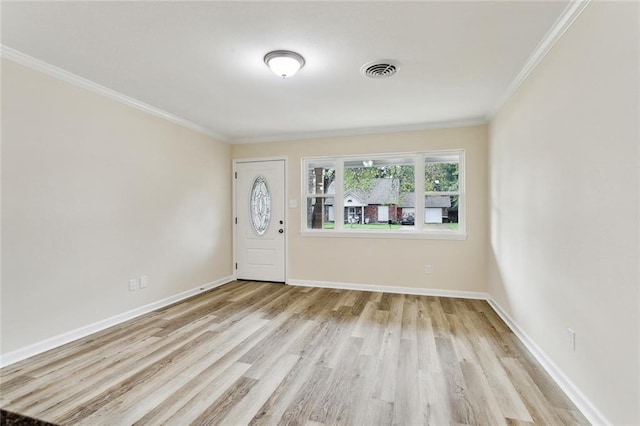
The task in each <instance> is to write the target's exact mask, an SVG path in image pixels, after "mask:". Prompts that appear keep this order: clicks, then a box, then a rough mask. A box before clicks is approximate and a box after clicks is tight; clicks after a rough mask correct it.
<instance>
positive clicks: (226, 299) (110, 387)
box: [0, 281, 588, 425]
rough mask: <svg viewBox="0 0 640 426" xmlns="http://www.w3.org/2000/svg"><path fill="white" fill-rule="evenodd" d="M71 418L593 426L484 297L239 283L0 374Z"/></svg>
mask: <svg viewBox="0 0 640 426" xmlns="http://www.w3.org/2000/svg"><path fill="white" fill-rule="evenodd" d="M0 380H1V384H0V392H1V393H0V406H1V407H2V408H3V409H6V410H9V411H12V412H16V413H20V414H24V415H28V416H32V417H35V418H38V419H42V420H46V421H49V422H52V423H56V424H69V425H71V424H73V425H129V424H138V425H159V424H172V425H173V424H175V425H186V424H197V425H205V424H222V425H245V424H252V425H276V424H290V425H322V424H324V425H338V424H339V425H378V424H380V425H387V424H388V425H391V424H397V425H420V424H430V425H448V424H457V425H504V424H508V425H516V424H517V425H524V424H532V423H535V424H544V425H561V424H588V422H587V421H586V419H585V418H584V417H583V416H582V415H581V414H580V412H579V411H578V410H577V409H576V408H575V406H574V405H573V404H572V403H571V402H570V401H569V399H568V398H567V397H566V396H565V395H564V394H563V393H562V391H561V390H560V389H559V388H558V386H557V385H556V384H555V383H554V382H553V381H552V380H551V378H550V377H549V376H548V375H547V374H546V373H545V371H544V370H543V369H542V368H541V367H540V366H539V364H538V363H537V362H536V361H535V359H534V358H533V357H532V356H531V355H530V354H529V353H528V352H527V350H526V349H525V348H524V347H523V346H522V344H521V343H520V342H519V341H518V339H517V338H516V337H515V336H514V335H513V333H511V332H510V330H509V329H508V328H507V326H506V325H505V324H504V323H503V322H502V321H501V320H500V318H499V317H498V316H497V315H496V314H495V313H494V312H493V310H492V309H491V307H490V306H489V305H488V304H487V303H486V302H484V301H477V300H465V299H450V298H440V297H426V296H408V295H399V294H389V293H368V292H360V291H346V290H330V289H319V288H313V289H312V288H304V287H293V286H287V285H282V284H271V283H258V282H247V281H244V282H243V281H236V282H233V283H229V284H226V285H224V286H222V287H220V288H217V289H214V290H211V291H208V292H206V293H203V294H200V295H198V296H196V297H193V298H191V299H189V300H186V301H184V302H181V303H178V304H175V305H172V306H169V307H167V308H164V309H161V310H158V311H155V312H152V313H150V314H147V315H145V316H142V317H139V318H136V319H134V320H132V321H129V322H127V323H125V324H122V325H120V326H117V327H113V328H110V329H108V330H105V331H102V332H100V333H97V334H95V335H92V336H89V337H87V338H84V339H81V340H79V341H76V342H73V343H71V344H68V345H65V346H62V347H60V348H57V349H54V350H52V351H49V352H47V353H44V354H41V355H38V356H35V357H33V358H30V359H28V360H25V361H23V362H20V363H18V364H14V365H11V366H9V367H7V368H4V369H2V370H0Z"/></svg>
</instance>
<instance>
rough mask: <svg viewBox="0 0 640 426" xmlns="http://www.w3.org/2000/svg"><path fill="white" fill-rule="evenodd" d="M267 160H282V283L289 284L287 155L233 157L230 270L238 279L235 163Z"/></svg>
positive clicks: (234, 277)
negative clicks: (231, 256)
mask: <svg viewBox="0 0 640 426" xmlns="http://www.w3.org/2000/svg"><path fill="white" fill-rule="evenodd" d="M267 161H283V162H284V206H283V207H284V283H285V284H289V281H288V277H289V229H290V228H289V197H288V196H289V167H288V163H289V158H288V157H251V158H234V159H233V166H232V170H231V181H232V183H233V185H232V189H231V192H232V202H231V204H232V210H231V213H232V214H231V226H232V227H233V259H232V260H231V261H232V263H231V270H232V271H233V274H232V275H233V279H234V280H236V279H238V276H237V269H236V262H238V253H237V247H238V229H237V226H236V223H235V220H236V217H238V211H237V210H238V206H237V200H236V194H237V180H236V172H237V167H236V166H237V164H238V163H260V162H267Z"/></svg>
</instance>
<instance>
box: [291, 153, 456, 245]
mask: <svg viewBox="0 0 640 426" xmlns="http://www.w3.org/2000/svg"><path fill="white" fill-rule="evenodd" d="M437 155H442V156H445V155H457V156H458V158H459V174H458V179H459V184H458V186H459V188H458V191H452V192H427V191H425V190H424V164H425V157H428V156H437ZM407 156H411V157H413V158H414V160H415V163H414V167H415V169H414V175H415V179H416V181H415V187H416V191H415V194H416V201H415V211H416V214H415V222H414V223H415V225H414V226H413V227H411V228H408V227H407V228H403V229H398V230H393V231H391V230H389V231H381V230H376V229H345V228H344V223H343V222H344V221H343V220H338V219H339V218H342V214H341V213H340V212H342V211H343V209H344V205H343V203H344V163H345V162H346V161H354V160H356V161H358V160H362V159H363V158H366V159H372V160H375V159H388V158H389V157H407ZM317 161H334V165H335V171H336V184H335V188H336V189H335V194H331V195H329V194H317V197H315V198H328V197H333V198H334V205H333V207H334V215H335V222H334V224H335V225H334V229H307V207H306V206H307V199H308V198H314V196H313V194H308V193H307V174H308V164H309V163H312V162H317ZM300 170H301V173H300V174H301V188H302V198H301V203H300V206H301V209H300V225H301V230H300V235H301V236H303V237H320V238H382V239H385V238H394V239H395V238H399V239H434V240H466V239H467V230H466V226H467V217H466V195H465V174H466V167H465V151H464V150H463V149H455V150H438V151H424V152H393V153H385V154H360V155H341V156H324V157H304V158H302V159H301V165H300ZM425 195H457V196H458V197H459V198H458V231H457V232H453V231H438V230H433V229H427V227H426V225H425V223H424V217H423V216H424V213H422V214H421V215H419V214H418V213H417V212H424V210H425V207H424V206H425V202H424V200H425ZM418 219H419V220H418Z"/></svg>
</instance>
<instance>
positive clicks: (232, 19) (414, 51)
mask: <svg viewBox="0 0 640 426" xmlns="http://www.w3.org/2000/svg"><path fill="white" fill-rule="evenodd" d="M567 4H568V2H567V1H535V2H520V1H491V2H482V1H473V2H452V1H440V2H398V1H389V2H364V1H359V2H328V1H318V2H267V1H259V2H246V1H232V2H215V1H211V2H156V1H142V2H115V1H114V2H80V1H78V2H24V1H17V2H11V1H3V2H2V30H1V31H2V32H1V36H2V45H3V46H4V47H5V48H6V47H8V48H10V49H13V50H15V51H18V52H21V53H22V54H25V55H29V56H31V57H33V58H36V59H38V60H41V61H44V62H45V63H47V64H50V65H53V66H55V67H59V68H61V69H63V70H65V71H67V72H70V73H73V74H75V75H77V76H80V77H83V78H85V79H88V80H90V81H92V82H95V83H97V84H99V85H101V86H104V87H106V88H108V89H111V90H113V91H116V92H119V93H121V94H124V95H126V96H128V97H131V98H133V99H135V100H137V101H139V102H141V103H144V104H147V105H149V106H150V107H153V108H155V109H157V110H161V111H163V112H166V113H169V114H170V115H172V116H175V117H179V118H180V119H181V120H183V121H184V122H188V123H189V124H193V126H194V127H197V128H200V129H206V132H208V133H210V134H213V135H216V136H218V137H219V138H220V139H223V140H225V141H228V142H232V143H240V142H256V141H267V140H279V139H292V138H308V137H313V136H324V135H337V134H353V133H367V132H374V131H375V132H383V131H397V130H404V129H407V130H408V129H417V128H428V127H436V126H444V125H454V124H455V123H473V122H483V121H485V120H486V119H487V117H488V116H490V115H491V113H492V112H493V111H494V110H495V108H496V107H497V106H498V105H499V103H500V101H501V99H503V98H504V96H505V94H506V93H507V92H508V90H509V87H510V86H511V85H512V83H513V82H514V80H515V79H516V78H517V76H518V74H519V73H520V71H521V70H522V69H523V67H524V66H525V65H526V63H527V61H528V59H529V58H530V57H531V55H532V53H533V52H534V51H535V50H536V47H537V46H538V45H539V43H540V42H541V40H543V39H544V37H545V34H547V32H548V31H549V30H550V29H551V28H552V26H553V25H554V22H556V20H557V19H558V18H559V17H560V16H561V15H562V13H563V11H564V10H565V8H566V7H567ZM276 49H288V50H294V51H296V52H298V53H300V54H301V55H303V56H304V58H305V60H306V65H305V66H304V68H303V69H302V70H300V71H299V72H298V74H296V75H295V76H293V77H290V78H287V79H282V78H279V77H277V76H276V75H275V74H273V73H272V72H271V71H270V70H269V69H268V68H267V67H266V66H265V64H264V63H263V57H264V55H265V54H266V53H267V52H269V51H271V50H276ZM380 59H392V60H394V61H396V62H397V63H398V64H399V70H398V72H397V74H396V75H394V76H393V77H391V78H388V79H377V80H376V79H370V78H367V77H364V76H363V75H362V74H361V72H360V68H361V67H362V65H364V64H365V63H369V62H371V61H376V60H380Z"/></svg>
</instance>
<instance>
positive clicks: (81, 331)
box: [0, 276, 611, 425]
mask: <svg viewBox="0 0 640 426" xmlns="http://www.w3.org/2000/svg"><path fill="white" fill-rule="evenodd" d="M234 280H235V276H228V277H224V278H221V279H219V280H216V281H213V282H210V283H207V284H205V285H201V286H198V287H196V288H193V289H191V290H187V291H184V292H182V293H179V294H176V295H174V296H171V297H167V298H166V299H162V300H159V301H157V302H153V303H149V304H147V305H144V306H141V307H139V308H136V309H133V310H131V311H128V312H124V313H122V314H119V315H115V316H113V317H111V318H107V319H104V320H102V321H98V322H95V323H93V324H89V325H87V326H84V327H81V328H78V329H76V330H72V331H69V332H67V333H63V334H60V335H58V336H55V337H52V338H50V339H46V340H43V341H42V342H38V343H34V344H32V345H29V346H26V347H24V348H21V349H18V350H16V351H13V352H9V353H7V354H5V355H1V356H0V368H1V367H6V366H8V365H11V364H14V363H16V362H18V361H22V360H23V359H26V358H29V357H32V356H35V355H38V354H40V353H43V352H46V351H48V350H50V349H53V348H56V347H58V346H62V345H64V344H66V343H70V342H73V341H74V340H78V339H81V338H83V337H86V336H88V335H90V334H93V333H97V332H98V331H102V330H104V329H106V328H109V327H112V326H114V325H118V324H120V323H123V322H125V321H128V320H130V319H133V318H136V317H138V316H140V315H144V314H147V313H149V312H152V311H154V310H156V309H160V308H163V307H165V306H168V305H171V304H173V303H176V302H179V301H181V300H184V299H187V298H189V297H192V296H195V295H196V294H198V293H200V292H202V291H206V290H210V289H213V288H216V287H220V286H222V285H224V284H227V283H229V282H231V281H234ZM287 284H288V285H293V286H302V287H321V288H333V289H338V290H358V291H370V292H384V293H396V294H411V295H416V296H438V297H454V298H462V299H476V300H486V301H487V302H488V303H489V305H490V306H491V308H492V309H493V310H494V311H495V312H496V313H497V314H498V315H499V316H500V318H502V320H503V321H504V322H505V324H506V325H507V326H508V327H509V328H510V329H511V331H513V333H514V334H515V335H516V337H518V339H520V341H521V342H522V343H523V344H524V345H525V346H526V348H527V349H528V350H529V351H530V352H531V353H532V354H533V356H534V357H535V358H536V360H537V361H538V362H539V363H540V364H541V365H542V367H543V368H544V369H545V370H546V371H547V373H549V375H550V376H551V378H552V379H553V380H554V381H555V382H556V383H557V384H558V386H560V388H562V390H563V391H564V392H565V393H566V394H567V396H568V397H569V399H571V401H573V403H574V404H575V405H576V407H578V409H579V410H580V411H581V412H582V414H584V416H585V417H586V418H587V419H588V420H589V421H590V422H591V423H592V424H594V425H600V424H602V425H609V424H611V422H610V421H608V420H607V418H606V417H605V416H604V415H603V414H602V412H601V411H600V410H598V408H597V407H595V406H594V405H593V404H592V403H591V401H589V399H588V398H587V397H586V396H585V395H584V394H583V393H582V391H581V390H580V389H579V388H578V387H577V386H576V385H575V384H573V382H572V381H571V380H569V378H568V377H567V376H566V375H565V374H564V373H563V372H562V371H561V370H560V368H558V366H557V365H556V364H555V363H554V362H553V361H552V360H551V358H549V357H548V356H547V355H546V354H545V353H544V352H543V351H542V349H540V347H538V345H537V344H536V343H535V342H534V341H533V340H532V339H531V338H529V336H527V334H526V333H525V332H524V331H522V329H521V328H520V327H519V326H518V324H517V323H516V322H515V321H513V319H511V317H510V316H509V315H507V313H506V312H505V311H504V310H503V309H502V307H500V305H499V304H498V303H497V302H496V301H495V300H493V298H492V297H491V296H490V295H489V294H488V293H483V292H472V291H457V290H440V289H430V288H416V287H396V286H390V285H375V284H355V283H340V282H327V281H309V280H296V279H292V280H287Z"/></svg>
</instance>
